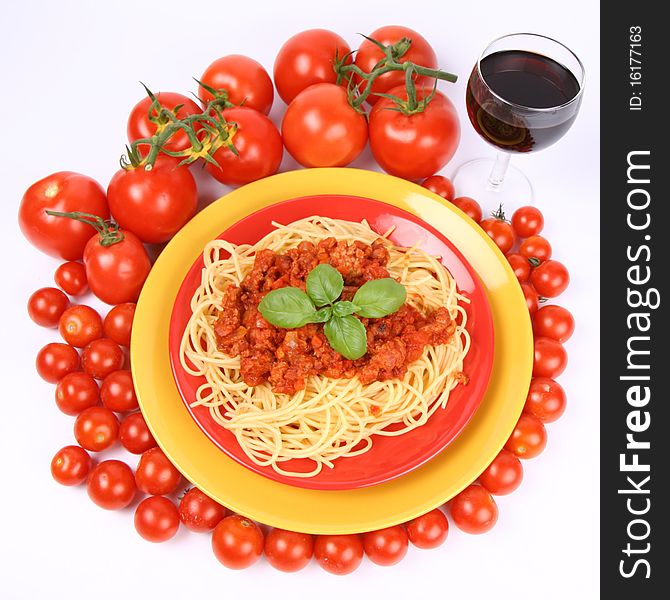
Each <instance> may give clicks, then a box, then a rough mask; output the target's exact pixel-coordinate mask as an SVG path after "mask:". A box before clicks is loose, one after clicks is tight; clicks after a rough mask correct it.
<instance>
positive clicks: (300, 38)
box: [274, 29, 351, 104]
mask: <svg viewBox="0 0 670 600" xmlns="http://www.w3.org/2000/svg"><path fill="white" fill-rule="evenodd" d="M350 52H351V48H349V45H348V44H347V42H345V41H344V40H343V39H342V38H341V37H340V36H339V35H337V34H336V33H333V32H332V31H328V30H327V29H308V30H307V31H301V32H300V33H297V34H296V35H294V36H293V37H292V38H289V39H288V40H287V41H286V42H285V43H284V45H283V46H282V47H281V48H280V49H279V52H278V53H277V58H276V59H275V65H274V80H275V85H276V86H277V93H278V94H279V95H280V97H281V99H282V100H283V101H284V102H286V104H290V103H291V102H292V101H293V98H295V97H296V96H297V95H298V94H299V93H300V92H302V91H303V90H304V89H307V88H308V87H309V86H310V85H313V84H315V83H335V81H336V80H337V75H336V73H335V71H334V69H333V65H334V63H335V58H336V57H337V58H338V59H342V58H344V57H345V56H346V55H348V54H349V53H350ZM350 62H351V57H349V58H348V59H347V60H346V63H350ZM344 83H345V84H346V82H344Z"/></svg>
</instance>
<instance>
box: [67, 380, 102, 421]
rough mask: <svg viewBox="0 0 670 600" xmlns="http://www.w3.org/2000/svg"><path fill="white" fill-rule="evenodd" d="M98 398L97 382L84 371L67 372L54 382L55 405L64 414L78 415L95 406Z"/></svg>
mask: <svg viewBox="0 0 670 600" xmlns="http://www.w3.org/2000/svg"><path fill="white" fill-rule="evenodd" d="M98 400H100V390H99V389H98V384H97V383H96V382H95V379H93V377H91V376H90V375H87V374H86V373H81V372H79V371H75V372H74V373H68V374H67V375H66V376H65V377H63V379H61V380H60V381H59V382H58V383H57V384H56V405H57V406H58V408H59V409H60V410H61V411H62V412H64V413H65V414H66V415H78V414H79V413H81V412H82V411H84V410H86V409H87V408H91V406H95V405H96V404H97V403H98Z"/></svg>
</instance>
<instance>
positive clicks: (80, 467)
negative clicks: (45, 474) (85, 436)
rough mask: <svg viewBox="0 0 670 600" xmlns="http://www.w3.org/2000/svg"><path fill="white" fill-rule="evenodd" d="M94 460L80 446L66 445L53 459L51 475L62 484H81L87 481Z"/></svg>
mask: <svg viewBox="0 0 670 600" xmlns="http://www.w3.org/2000/svg"><path fill="white" fill-rule="evenodd" d="M92 466H93V461H92V460H91V457H90V456H89V455H88V452H86V450H84V449H83V448H80V447H79V446H65V448H61V449H60V450H59V451H58V452H56V454H55V455H54V457H53V458H52V459H51V476H52V477H53V478H54V479H55V480H56V481H57V482H58V483H60V484H61V485H79V484H80V483H82V482H83V481H86V478H87V477H88V473H89V471H90V470H91V467H92Z"/></svg>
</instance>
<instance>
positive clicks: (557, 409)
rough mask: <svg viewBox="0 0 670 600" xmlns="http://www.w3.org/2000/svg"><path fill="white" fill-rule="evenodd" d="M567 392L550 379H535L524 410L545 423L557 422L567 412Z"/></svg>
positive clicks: (531, 384)
mask: <svg viewBox="0 0 670 600" xmlns="http://www.w3.org/2000/svg"><path fill="white" fill-rule="evenodd" d="M565 404H566V400H565V391H564V390H563V388H562V387H561V385H560V384H559V383H558V382H557V381H554V380H553V379H549V378H548V377H533V379H531V381H530V389H529V390H528V396H527V398H526V404H525V406H524V407H523V409H524V410H525V411H526V412H527V413H530V414H531V415H533V416H535V417H537V418H538V419H540V421H542V422H543V423H551V422H553V421H556V419H558V418H559V417H560V416H561V415H562V414H563V413H564V412H565Z"/></svg>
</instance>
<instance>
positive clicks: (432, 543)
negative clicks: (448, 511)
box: [406, 508, 449, 549]
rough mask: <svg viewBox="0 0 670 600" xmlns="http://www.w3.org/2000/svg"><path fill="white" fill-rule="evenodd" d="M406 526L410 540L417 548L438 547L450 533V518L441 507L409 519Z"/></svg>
mask: <svg viewBox="0 0 670 600" xmlns="http://www.w3.org/2000/svg"><path fill="white" fill-rule="evenodd" d="M406 526H407V536H408V537H409V541H410V542H412V544H414V545H415V546H416V547H417V548H425V549H428V548H437V547H438V546H441V545H442V544H443V543H444V540H446V539H447V535H448V534H449V520H448V519H447V517H446V516H445V514H444V513H443V512H442V511H441V510H440V509H439V508H435V509H433V510H431V511H430V512H427V513H426V514H425V515H421V516H420V517H416V519H412V520H411V521H408V522H407V523H406Z"/></svg>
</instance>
